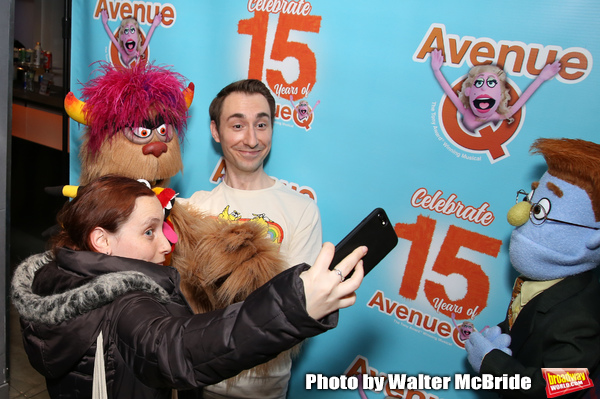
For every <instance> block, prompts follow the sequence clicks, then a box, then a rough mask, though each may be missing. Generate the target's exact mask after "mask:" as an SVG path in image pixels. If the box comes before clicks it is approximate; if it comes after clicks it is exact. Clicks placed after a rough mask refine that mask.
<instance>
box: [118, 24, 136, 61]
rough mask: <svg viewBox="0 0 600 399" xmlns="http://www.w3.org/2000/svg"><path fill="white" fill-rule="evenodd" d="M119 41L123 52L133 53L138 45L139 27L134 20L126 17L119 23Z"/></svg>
mask: <svg viewBox="0 0 600 399" xmlns="http://www.w3.org/2000/svg"><path fill="white" fill-rule="evenodd" d="M119 41H120V42H121V46H122V47H123V49H124V50H125V52H126V53H127V54H129V55H133V54H135V52H136V51H137V50H138V48H139V45H140V28H139V25H138V23H137V21H136V20H134V19H132V18H127V19H125V20H123V22H122V23H121V29H120V30H119Z"/></svg>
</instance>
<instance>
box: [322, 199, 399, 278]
mask: <svg viewBox="0 0 600 399" xmlns="http://www.w3.org/2000/svg"><path fill="white" fill-rule="evenodd" d="M396 244H398V236H397V235H396V232H395V231H394V226H392V223H390V220H389V219H388V216H387V214H386V213H385V211H384V210H383V209H382V208H376V209H374V210H373V212H371V213H370V214H369V215H368V216H367V217H366V218H364V219H363V220H362V222H360V223H359V224H358V225H357V226H356V227H355V228H354V230H352V231H351V232H350V233H349V234H348V235H347V236H346V237H344V239H342V241H340V242H339V244H338V245H336V246H335V255H334V256H333V260H332V261H331V265H330V266H329V269H331V270H333V268H334V267H335V266H337V264H338V263H340V261H341V260H342V259H344V258H345V257H346V256H348V255H349V254H350V253H351V252H352V251H354V250H355V249H356V248H358V247H360V246H361V245H366V246H367V248H368V249H369V251H368V252H367V254H366V255H365V257H364V258H363V268H364V269H365V275H367V273H369V272H370V271H371V270H373V268H374V267H375V266H377V264H378V263H379V262H380V261H381V260H382V259H383V258H385V256H386V255H387V254H388V253H390V251H391V250H392V249H394V247H395V246H396ZM352 273H354V270H352V272H350V274H348V276H346V278H349V277H350V276H351V275H352Z"/></svg>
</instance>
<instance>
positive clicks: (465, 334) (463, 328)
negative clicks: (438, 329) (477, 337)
mask: <svg viewBox="0 0 600 399" xmlns="http://www.w3.org/2000/svg"><path fill="white" fill-rule="evenodd" d="M474 330H475V326H473V323H471V322H470V321H463V322H462V323H461V325H459V326H458V338H459V339H460V340H461V341H466V340H468V339H469V337H470V336H471V333H472V332H473V331H474Z"/></svg>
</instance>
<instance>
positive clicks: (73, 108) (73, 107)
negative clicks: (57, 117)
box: [65, 91, 87, 125]
mask: <svg viewBox="0 0 600 399" xmlns="http://www.w3.org/2000/svg"><path fill="white" fill-rule="evenodd" d="M84 105H85V103H84V102H83V101H80V100H79V99H78V98H77V97H75V94H73V92H72V91H70V92H69V94H67V96H66V97H65V111H67V114H68V115H69V116H70V117H71V119H73V120H74V121H75V122H79V123H81V124H82V125H87V120H86V119H85V115H84V113H83V107H84Z"/></svg>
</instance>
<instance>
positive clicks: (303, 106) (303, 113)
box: [298, 100, 310, 120]
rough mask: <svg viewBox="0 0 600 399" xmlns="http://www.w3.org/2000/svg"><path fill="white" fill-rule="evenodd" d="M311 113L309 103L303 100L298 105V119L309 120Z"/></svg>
mask: <svg viewBox="0 0 600 399" xmlns="http://www.w3.org/2000/svg"><path fill="white" fill-rule="evenodd" d="M309 111H310V108H309V106H308V101H304V100H302V101H300V102H299V103H298V119H300V120H304V119H306V118H308V115H309Z"/></svg>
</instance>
